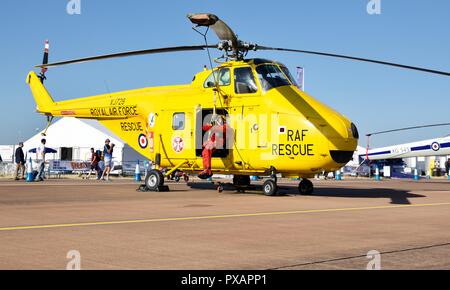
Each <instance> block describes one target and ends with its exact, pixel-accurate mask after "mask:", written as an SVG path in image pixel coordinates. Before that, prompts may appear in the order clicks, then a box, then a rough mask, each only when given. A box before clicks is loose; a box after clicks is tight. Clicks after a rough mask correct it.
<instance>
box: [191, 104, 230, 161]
mask: <svg viewBox="0 0 450 290" xmlns="http://www.w3.org/2000/svg"><path fill="white" fill-rule="evenodd" d="M213 112H214V110H213V109H203V110H201V111H199V112H198V113H197V116H196V124H197V126H196V128H197V130H196V132H197V136H196V137H197V138H196V150H195V154H196V156H197V157H202V151H203V146H202V145H203V143H204V142H205V141H207V140H208V137H209V136H208V135H210V134H211V132H210V131H208V130H206V131H205V130H203V126H204V125H207V124H210V123H211V119H212V117H213ZM216 115H220V116H223V117H224V118H223V119H224V125H227V124H226V117H227V115H228V112H227V110H225V109H216ZM230 131H231V130H226V131H225V132H223V133H222V132H216V133H215V134H218V135H219V136H217V138H218V139H222V138H223V142H220V143H222V144H223V146H221V147H220V148H216V149H215V150H214V152H213V155H212V157H213V158H225V157H227V156H228V155H229V154H230V152H229V151H230V150H229V148H230V147H229V146H227V145H228V144H229V143H230V142H229V141H230V140H231V139H232V136H228V135H230V133H229V132H230Z"/></svg>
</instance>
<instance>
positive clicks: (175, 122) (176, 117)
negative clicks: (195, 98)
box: [172, 113, 186, 130]
mask: <svg viewBox="0 0 450 290" xmlns="http://www.w3.org/2000/svg"><path fill="white" fill-rule="evenodd" d="M185 119H186V116H185V114H184V113H175V114H173V118H172V129H174V130H184V124H185V121H186V120H185Z"/></svg>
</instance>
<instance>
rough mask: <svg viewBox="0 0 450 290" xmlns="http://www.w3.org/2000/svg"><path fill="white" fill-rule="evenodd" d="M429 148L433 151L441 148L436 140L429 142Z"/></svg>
mask: <svg viewBox="0 0 450 290" xmlns="http://www.w3.org/2000/svg"><path fill="white" fill-rule="evenodd" d="M431 149H432V150H433V151H439V150H440V149H441V144H439V143H438V142H434V143H433V144H431Z"/></svg>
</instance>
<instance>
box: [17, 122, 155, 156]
mask: <svg viewBox="0 0 450 290" xmlns="http://www.w3.org/2000/svg"><path fill="white" fill-rule="evenodd" d="M46 135H47V136H45V137H43V136H42V135H41V133H39V134H36V135H35V136H33V137H31V138H30V139H28V140H26V141H24V152H28V151H29V150H30V149H33V148H36V147H38V146H39V144H40V142H41V139H43V138H45V139H46V140H47V144H46V147H49V148H53V149H55V150H57V153H55V154H48V156H47V159H49V160H51V159H59V160H65V161H86V160H90V157H91V156H90V148H94V149H95V150H103V146H104V144H105V140H106V139H110V140H111V142H112V143H114V144H115V145H116V147H115V148H114V154H113V161H114V164H118V163H122V162H130V163H134V164H136V162H137V161H138V160H139V161H141V162H142V161H144V160H146V158H145V157H144V156H142V155H141V154H139V153H138V152H136V151H135V150H134V149H132V148H131V147H130V146H128V145H127V144H126V143H124V142H123V141H122V140H121V139H120V138H119V137H117V136H116V135H115V134H114V133H112V132H111V131H109V130H108V129H107V128H106V127H104V126H103V125H102V124H100V123H99V122H98V121H97V120H86V119H77V118H71V117H65V118H62V119H60V120H58V121H57V122H55V123H54V124H52V125H51V126H50V127H49V128H48V130H47V134H46ZM30 154H31V155H30ZM29 157H31V158H32V159H35V154H34V153H28V158H29Z"/></svg>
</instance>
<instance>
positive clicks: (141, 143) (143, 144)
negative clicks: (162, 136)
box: [138, 134, 148, 149]
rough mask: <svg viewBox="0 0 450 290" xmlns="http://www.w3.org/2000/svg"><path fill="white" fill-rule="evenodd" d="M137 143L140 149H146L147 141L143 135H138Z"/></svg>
mask: <svg viewBox="0 0 450 290" xmlns="http://www.w3.org/2000/svg"><path fill="white" fill-rule="evenodd" d="M138 142H139V146H140V147H141V148H142V149H145V148H147V145H148V140H147V137H146V136H145V135H144V134H141V135H139V138H138Z"/></svg>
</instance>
